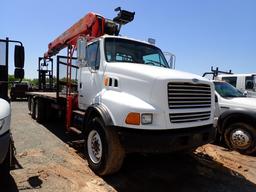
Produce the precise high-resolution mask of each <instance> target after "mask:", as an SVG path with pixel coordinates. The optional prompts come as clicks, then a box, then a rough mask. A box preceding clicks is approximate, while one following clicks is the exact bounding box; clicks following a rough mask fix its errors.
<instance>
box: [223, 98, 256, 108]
mask: <svg viewBox="0 0 256 192" xmlns="http://www.w3.org/2000/svg"><path fill="white" fill-rule="evenodd" d="M224 104H225V106H226V107H229V108H231V109H237V108H242V109H251V110H255V111H256V98H251V97H237V98H228V99H227V98H225V102H223V105H224ZM220 105H221V106H222V104H221V103H220Z"/></svg>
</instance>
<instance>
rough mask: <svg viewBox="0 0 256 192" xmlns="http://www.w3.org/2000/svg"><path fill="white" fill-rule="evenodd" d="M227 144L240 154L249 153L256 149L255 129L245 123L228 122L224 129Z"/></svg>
mask: <svg viewBox="0 0 256 192" xmlns="http://www.w3.org/2000/svg"><path fill="white" fill-rule="evenodd" d="M224 139H225V143H226V144H227V146H228V147H229V148H230V149H232V150H236V151H238V152H240V153H242V154H246V155H250V154H252V153H254V152H255V151H256V130H255V128H254V127H252V126H251V125H249V124H247V123H243V122H238V123H233V124H230V125H229V126H228V127H227V129H226V130H225V131H224Z"/></svg>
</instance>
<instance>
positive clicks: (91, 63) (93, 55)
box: [87, 41, 100, 70]
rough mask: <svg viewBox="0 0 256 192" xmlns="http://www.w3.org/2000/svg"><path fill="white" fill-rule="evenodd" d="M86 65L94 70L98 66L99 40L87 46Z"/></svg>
mask: <svg viewBox="0 0 256 192" xmlns="http://www.w3.org/2000/svg"><path fill="white" fill-rule="evenodd" d="M87 61H88V67H91V68H92V69H94V70H97V69H99V68H100V49H99V42H98V41H97V42H95V43H92V44H90V45H89V46H88V48H87Z"/></svg>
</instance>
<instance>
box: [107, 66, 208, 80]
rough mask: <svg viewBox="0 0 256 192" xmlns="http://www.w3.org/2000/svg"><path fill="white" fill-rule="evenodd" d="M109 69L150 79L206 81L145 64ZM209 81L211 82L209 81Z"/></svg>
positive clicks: (196, 76) (187, 74) (189, 74)
mask: <svg viewBox="0 0 256 192" xmlns="http://www.w3.org/2000/svg"><path fill="white" fill-rule="evenodd" d="M108 67H111V69H112V70H113V71H116V70H118V71H125V72H126V73H127V72H130V73H131V74H133V76H136V75H138V77H141V76H145V77H149V78H154V79H155V78H160V79H194V78H196V79H198V80H202V81H205V80H207V79H206V78H204V77H201V76H199V75H195V74H192V73H187V72H182V71H178V70H173V69H169V68H164V67H156V66H151V65H145V64H136V63H134V64H133V63H108ZM207 81H209V80H207Z"/></svg>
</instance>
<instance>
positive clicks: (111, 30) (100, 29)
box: [44, 7, 135, 129]
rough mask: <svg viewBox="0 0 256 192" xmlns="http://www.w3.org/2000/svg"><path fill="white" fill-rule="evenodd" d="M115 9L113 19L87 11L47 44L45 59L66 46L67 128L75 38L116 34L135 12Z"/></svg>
mask: <svg viewBox="0 0 256 192" xmlns="http://www.w3.org/2000/svg"><path fill="white" fill-rule="evenodd" d="M115 11H119V13H118V15H117V16H116V17H115V18H114V19H113V20H110V19H106V18H104V17H103V16H100V15H98V14H96V13H92V12H90V13H88V14H87V15H85V16H84V17H83V18H82V19H80V20H79V21H78V22H77V23H75V24H74V25H72V26H71V27H70V28H69V29H68V30H66V31H65V32H64V33H62V34H61V35H60V36H59V37H57V38H56V39H55V40H54V41H52V42H51V43H49V44H48V51H47V52H46V53H45V54H44V58H45V59H49V58H50V57H52V56H54V55H56V54H58V53H59V51H60V50H62V49H64V48H67V76H66V77H67V91H66V98H67V114H66V117H67V125H66V126H67V129H69V125H70V119H71V113H72V102H73V96H72V95H71V71H72V56H73V53H74V51H75V49H76V44H77V40H78V38H79V37H81V36H83V37H86V39H87V40H88V41H90V40H92V39H94V38H97V37H100V36H102V35H104V34H108V35H118V34H119V32H120V29H121V26H122V25H125V24H127V23H129V22H131V21H132V20H133V18H134V15H135V12H133V13H132V12H129V11H125V10H121V8H120V7H118V8H116V9H115Z"/></svg>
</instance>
